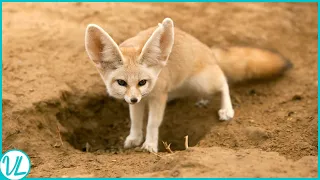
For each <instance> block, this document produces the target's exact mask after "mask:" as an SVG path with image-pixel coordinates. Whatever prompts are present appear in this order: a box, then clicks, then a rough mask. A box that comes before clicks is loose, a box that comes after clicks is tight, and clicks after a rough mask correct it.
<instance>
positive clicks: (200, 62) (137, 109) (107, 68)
mask: <svg viewBox="0 0 320 180" xmlns="http://www.w3.org/2000/svg"><path fill="white" fill-rule="evenodd" d="M85 47H86V50H87V53H88V55H89V57H90V59H91V60H92V62H94V64H95V65H96V67H97V69H98V71H99V73H100V75H101V77H102V79H103V81H104V83H105V84H106V87H107V92H108V93H109V94H110V95H111V96H113V97H115V98H119V99H124V100H125V101H126V102H128V103H129V107H130V118H131V129H130V134H129V136H128V137H127V138H126V140H125V144H124V146H125V147H126V148H130V147H135V146H139V145H140V144H141V143H142V142H143V133H142V128H143V114H144V110H145V108H146V106H148V110H149V112H148V124H147V132H146V138H145V141H144V143H143V145H142V148H144V149H146V150H148V151H150V152H157V151H158V135H159V126H160V125H161V122H162V120H163V116H164V111H165V108H166V102H167V101H168V100H170V99H174V98H179V97H184V96H188V95H194V94H199V95H210V94H213V93H215V92H220V93H221V95H222V96H221V97H222V98H221V109H220V110H219V112H218V114H219V118H220V120H229V119H231V118H233V116H234V110H233V108H232V103H231V99H230V94H229V87H228V83H227V79H226V77H225V75H224V73H223V71H222V70H221V68H220V66H219V64H218V62H217V60H216V59H215V56H214V54H213V51H212V50H211V49H209V48H208V47H207V46H206V45H204V44H203V43H201V42H200V41H198V40H197V39H195V38H194V37H192V36H191V35H189V34H187V33H185V32H183V31H181V30H179V29H178V28H174V25H173V21H172V20H171V19H170V18H166V19H164V20H163V22H162V23H160V24H159V25H158V26H157V27H152V28H149V29H147V30H144V31H142V32H140V33H139V34H137V35H136V36H135V37H132V38H130V39H128V40H126V41H124V42H123V43H121V44H120V45H119V46H118V45H117V44H116V43H115V42H114V41H113V40H112V38H111V37H110V36H109V35H108V33H106V32H105V31H104V30H103V29H102V28H100V27H99V26H97V25H92V24H91V25H88V27H87V30H86V35H85ZM219 55H221V57H222V55H223V54H222V53H220V54H219ZM219 57H220V56H219ZM232 57H233V56H232ZM219 62H220V59H219ZM222 64H223V63H222ZM223 65H224V64H223ZM223 67H225V66H223ZM228 68H229V67H228ZM230 68H231V67H230ZM231 69H232V68H231ZM242 69H245V68H243V67H242ZM229 71H230V70H229ZM229 71H228V72H229ZM233 73H235V72H233ZM119 80H123V81H124V82H125V84H126V85H125V86H123V81H120V82H119ZM144 80H145V84H144V85H142V86H140V85H139V84H140V83H142V84H143V83H144ZM120 84H122V85H120ZM134 100H137V102H133V101H134Z"/></svg>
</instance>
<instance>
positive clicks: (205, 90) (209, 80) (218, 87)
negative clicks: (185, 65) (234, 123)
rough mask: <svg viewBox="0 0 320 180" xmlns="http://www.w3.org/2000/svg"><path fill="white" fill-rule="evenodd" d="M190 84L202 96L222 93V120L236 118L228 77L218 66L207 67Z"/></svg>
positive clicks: (220, 112) (192, 78)
mask: <svg viewBox="0 0 320 180" xmlns="http://www.w3.org/2000/svg"><path fill="white" fill-rule="evenodd" d="M189 84H190V86H191V88H192V89H193V90H195V91H196V92H197V93H198V94H201V95H205V94H207V95H210V94H213V93H216V92H221V109H220V110H219V112H218V114H219V119H220V120H229V119H231V118H233V116H234V110H233V108H232V103H231V98H230V93H229V86H228V82H227V79H226V77H225V76H224V74H223V72H222V70H221V69H220V67H219V66H218V65H211V66H207V67H206V68H204V69H202V70H201V72H199V73H197V74H196V75H194V76H193V77H191V78H190V80H189Z"/></svg>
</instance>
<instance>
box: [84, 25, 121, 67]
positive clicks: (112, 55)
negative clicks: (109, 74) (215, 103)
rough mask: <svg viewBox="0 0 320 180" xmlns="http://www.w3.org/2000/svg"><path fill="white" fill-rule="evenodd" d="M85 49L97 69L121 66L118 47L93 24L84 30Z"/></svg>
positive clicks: (105, 33) (106, 34)
mask: <svg viewBox="0 0 320 180" xmlns="http://www.w3.org/2000/svg"><path fill="white" fill-rule="evenodd" d="M85 48H86V51H87V53H88V55H89V57H90V59H91V60H92V61H93V62H94V63H95V65H96V66H97V67H98V68H99V69H102V70H105V69H110V68H111V69H116V68H118V67H119V66H120V65H122V60H123V58H122V54H121V52H120V50H119V47H118V45H117V44H116V43H115V42H114V40H113V39H112V38H111V37H110V36H109V34H108V33H107V32H105V31H104V30H103V29H102V28H101V27H99V26H97V25H95V24H89V25H88V27H87V29H86V34H85Z"/></svg>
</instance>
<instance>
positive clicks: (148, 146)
mask: <svg viewBox="0 0 320 180" xmlns="http://www.w3.org/2000/svg"><path fill="white" fill-rule="evenodd" d="M142 149H144V150H147V151H149V152H154V153H156V152H158V143H153V142H147V141H146V142H144V143H143V145H142Z"/></svg>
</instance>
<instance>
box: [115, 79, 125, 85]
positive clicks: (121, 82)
mask: <svg viewBox="0 0 320 180" xmlns="http://www.w3.org/2000/svg"><path fill="white" fill-rule="evenodd" d="M117 82H118V84H119V85H120V86H127V83H126V82H125V81H124V80H122V79H118V80H117Z"/></svg>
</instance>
